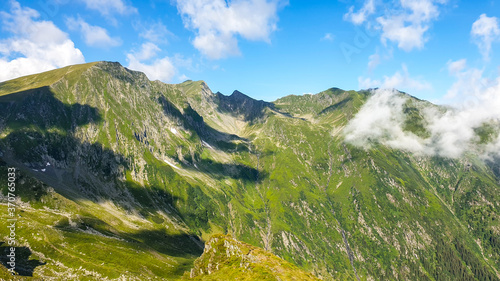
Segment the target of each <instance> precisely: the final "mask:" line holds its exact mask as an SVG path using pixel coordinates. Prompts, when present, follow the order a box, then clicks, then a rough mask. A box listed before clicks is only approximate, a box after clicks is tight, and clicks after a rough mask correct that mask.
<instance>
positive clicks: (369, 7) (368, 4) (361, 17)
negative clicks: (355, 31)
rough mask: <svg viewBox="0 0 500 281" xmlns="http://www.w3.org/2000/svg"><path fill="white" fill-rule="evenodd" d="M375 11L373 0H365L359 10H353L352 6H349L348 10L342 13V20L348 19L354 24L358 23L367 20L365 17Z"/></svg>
mask: <svg viewBox="0 0 500 281" xmlns="http://www.w3.org/2000/svg"><path fill="white" fill-rule="evenodd" d="M374 12H375V3H374V1H373V0H366V1H365V3H364V4H363V7H362V8H361V9H359V11H357V12H354V6H351V7H350V8H349V12H347V13H346V14H345V15H344V20H346V21H350V22H352V23H354V24H355V25H360V24H362V23H363V22H365V21H366V20H367V17H368V16H369V15H371V14H373V13H374Z"/></svg>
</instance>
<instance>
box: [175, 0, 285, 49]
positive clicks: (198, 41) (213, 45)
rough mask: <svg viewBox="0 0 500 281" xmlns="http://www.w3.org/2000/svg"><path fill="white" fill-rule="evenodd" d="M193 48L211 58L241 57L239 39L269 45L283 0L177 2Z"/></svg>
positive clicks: (190, 0)
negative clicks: (193, 32)
mask: <svg viewBox="0 0 500 281" xmlns="http://www.w3.org/2000/svg"><path fill="white" fill-rule="evenodd" d="M176 3H177V9H178V10H179V12H180V13H181V14H182V16H183V20H184V24H185V26H186V27H187V28H192V29H195V30H196V31H197V34H196V37H195V39H194V40H193V45H194V46H195V47H196V48H197V49H198V50H199V51H200V52H202V53H203V54H204V55H206V56H207V57H208V58H211V59H220V58H224V57H227V56H233V55H238V54H239V53H240V51H239V49H238V40H237V39H236V37H237V36H241V37H243V38H245V39H248V40H254V41H259V40H260V41H265V42H269V41H270V39H269V36H270V34H271V33H272V32H273V31H275V30H276V28H277V27H276V23H277V21H278V16H277V11H278V8H279V6H280V3H281V1H280V0H239V1H227V2H226V1H224V0H176Z"/></svg>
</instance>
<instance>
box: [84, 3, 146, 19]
mask: <svg viewBox="0 0 500 281" xmlns="http://www.w3.org/2000/svg"><path fill="white" fill-rule="evenodd" d="M82 1H83V2H84V3H85V4H86V6H87V8H88V9H91V10H96V11H98V12H99V13H100V14H101V15H103V16H110V15H112V14H115V13H117V14H120V15H128V14H133V13H137V9H136V8H134V7H133V6H129V5H127V4H125V3H124V2H123V1H122V0H82Z"/></svg>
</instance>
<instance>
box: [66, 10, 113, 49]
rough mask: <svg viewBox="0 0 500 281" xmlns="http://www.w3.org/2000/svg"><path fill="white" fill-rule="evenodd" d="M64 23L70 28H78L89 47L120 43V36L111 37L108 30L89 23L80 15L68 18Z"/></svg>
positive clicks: (106, 46) (109, 45) (102, 46)
mask: <svg viewBox="0 0 500 281" xmlns="http://www.w3.org/2000/svg"><path fill="white" fill-rule="evenodd" d="M66 25H67V26H68V28H69V29H71V30H80V32H81V33H82V35H83V38H84V40H85V44H87V45H88V46H91V47H100V48H109V47H116V46H119V45H121V44H122V42H121V40H120V38H118V37H111V36H109V34H108V31H107V30H106V29H104V28H102V27H100V26H95V25H90V24H88V23H87V22H85V21H84V20H83V19H82V18H81V17H78V18H77V19H76V18H68V19H67V20H66Z"/></svg>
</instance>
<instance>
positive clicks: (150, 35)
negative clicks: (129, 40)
mask: <svg viewBox="0 0 500 281" xmlns="http://www.w3.org/2000/svg"><path fill="white" fill-rule="evenodd" d="M138 29H139V30H140V31H139V36H140V37H142V38H144V39H146V40H148V41H150V42H153V43H157V44H158V43H166V42H167V41H168V40H167V38H168V37H171V36H174V34H173V33H172V32H170V31H169V30H168V29H167V27H166V26H165V25H164V24H163V23H162V22H161V21H160V20H159V21H157V22H154V23H150V24H147V25H145V26H144V25H142V24H140V26H139V27H138Z"/></svg>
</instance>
